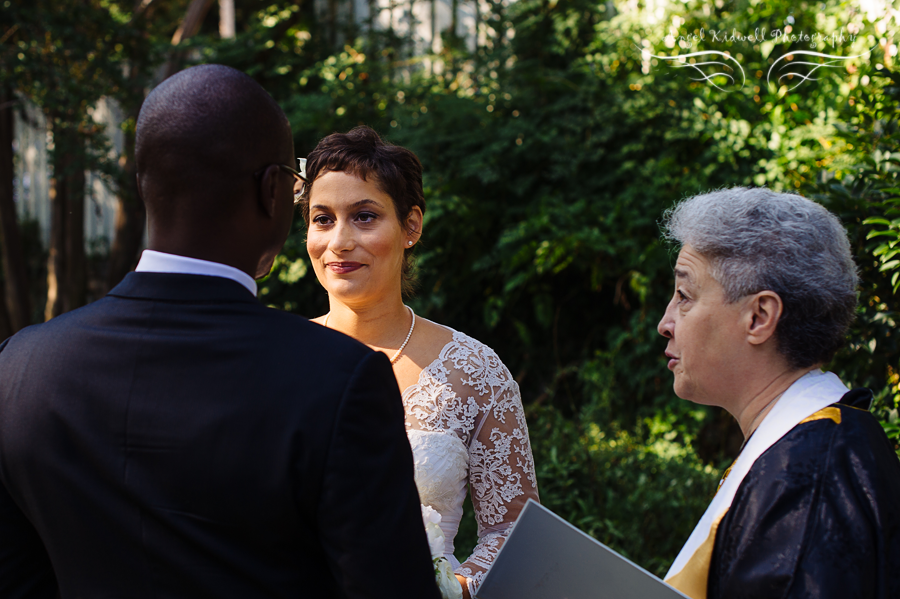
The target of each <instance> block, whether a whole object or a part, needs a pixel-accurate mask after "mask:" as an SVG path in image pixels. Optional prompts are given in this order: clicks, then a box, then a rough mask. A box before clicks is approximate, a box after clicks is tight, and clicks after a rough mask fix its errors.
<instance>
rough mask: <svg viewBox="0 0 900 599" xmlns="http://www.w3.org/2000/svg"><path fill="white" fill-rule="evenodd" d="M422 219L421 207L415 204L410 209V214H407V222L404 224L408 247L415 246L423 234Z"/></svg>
mask: <svg viewBox="0 0 900 599" xmlns="http://www.w3.org/2000/svg"><path fill="white" fill-rule="evenodd" d="M422 220H423V215H422V209H421V208H419V207H418V206H413V207H412V208H410V209H409V214H407V215H406V223H405V224H404V228H405V229H406V240H407V241H406V245H407V247H412V246H414V245H415V244H416V242H417V241H419V238H420V237H421V236H422Z"/></svg>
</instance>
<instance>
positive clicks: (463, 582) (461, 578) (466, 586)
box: [456, 574, 472, 599]
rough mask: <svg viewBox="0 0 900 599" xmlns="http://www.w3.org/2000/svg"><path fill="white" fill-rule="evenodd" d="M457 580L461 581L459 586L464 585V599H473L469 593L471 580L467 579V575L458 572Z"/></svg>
mask: <svg viewBox="0 0 900 599" xmlns="http://www.w3.org/2000/svg"><path fill="white" fill-rule="evenodd" d="M456 580H458V581H459V586H461V587H462V592H463V599H472V595H470V594H469V581H468V580H466V577H465V576H460V575H459V574H457V575H456Z"/></svg>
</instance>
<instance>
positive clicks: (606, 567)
mask: <svg viewBox="0 0 900 599" xmlns="http://www.w3.org/2000/svg"><path fill="white" fill-rule="evenodd" d="M475 597H476V598H477V599H685V598H686V597H687V595H683V594H682V593H680V592H678V591H676V590H675V589H674V588H672V587H670V586H669V585H667V584H666V583H665V582H663V581H662V580H660V579H659V578H657V577H656V576H654V575H653V574H650V573H649V572H647V571H646V570H644V569H643V568H641V567H640V566H637V565H635V564H633V563H632V562H630V561H628V560H627V559H625V558H624V557H622V556H621V555H619V554H618V553H616V552H615V551H613V550H612V549H610V548H609V547H607V546H606V545H604V544H603V543H600V542H598V541H597V540H595V539H593V538H591V537H590V536H588V535H586V534H585V533H583V532H581V531H580V530H578V529H577V528H575V527H574V526H572V525H571V524H569V523H568V522H566V521H565V520H563V519H562V518H560V517H559V516H557V515H556V514H554V513H553V512H551V511H550V510H548V509H547V508H545V507H544V506H542V505H541V504H539V503H537V502H536V501H533V500H531V499H529V500H528V503H526V504H525V509H523V510H522V513H521V514H520V515H519V519H518V520H517V521H516V525H515V528H513V531H512V532H511V533H510V535H509V538H507V539H506V542H505V543H504V544H503V547H501V548H500V553H498V554H497V557H496V559H495V560H494V565H493V566H492V567H491V569H490V570H489V571H488V573H487V575H486V576H485V577H484V580H483V581H482V583H481V586H480V587H478V591H477V592H476V593H475Z"/></svg>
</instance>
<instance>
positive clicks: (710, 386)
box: [657, 246, 743, 405]
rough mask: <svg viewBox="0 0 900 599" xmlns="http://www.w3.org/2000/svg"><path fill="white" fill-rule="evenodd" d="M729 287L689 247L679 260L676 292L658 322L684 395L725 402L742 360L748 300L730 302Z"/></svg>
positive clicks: (696, 399) (700, 400) (678, 391)
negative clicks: (743, 315)
mask: <svg viewBox="0 0 900 599" xmlns="http://www.w3.org/2000/svg"><path fill="white" fill-rule="evenodd" d="M725 299H726V298H725V290H724V289H723V288H722V286H721V285H720V284H719V283H718V282H717V281H716V280H715V279H713V278H712V277H711V276H710V274H709V262H708V261H707V260H706V258H704V257H703V256H702V255H700V254H699V253H697V252H695V251H694V250H693V249H692V248H691V247H690V246H685V247H683V248H682V250H681V252H680V253H679V254H678V260H677V262H676V263H675V293H674V294H673V296H672V299H671V301H670V302H669V305H668V306H667V307H666V313H665V315H664V316H663V318H662V320H660V322H659V326H658V327H657V330H658V331H659V334H660V335H662V336H664V337H667V338H668V340H669V343H668V344H667V346H666V357H667V358H669V370H671V371H672V372H673V374H674V375H675V383H674V388H675V394H676V395H677V396H678V397H680V398H682V399H689V400H691V401H694V402H697V403H702V404H707V405H722V401H723V398H726V397H729V396H730V395H731V393H730V392H729V391H730V390H729V387H730V386H733V384H734V380H733V379H732V377H731V376H730V373H731V372H733V370H734V367H735V366H736V365H737V364H738V363H739V360H740V355H739V354H740V351H741V344H742V343H743V335H742V333H741V318H742V312H741V310H742V307H743V302H741V301H737V302H733V303H728V302H726V301H725Z"/></svg>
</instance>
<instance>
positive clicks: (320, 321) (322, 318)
mask: <svg viewBox="0 0 900 599" xmlns="http://www.w3.org/2000/svg"><path fill="white" fill-rule="evenodd" d="M326 316H328V315H327V314H323V315H322V316H317V317H316V318H310V319H309V321H310V322H314V323H316V324H320V325H322V326H325V317H326Z"/></svg>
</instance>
